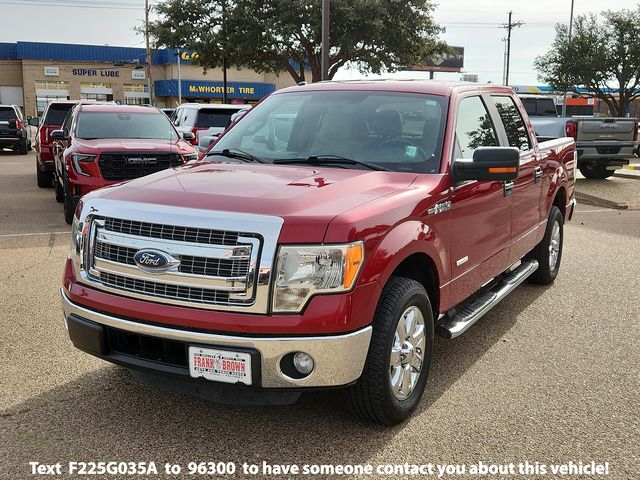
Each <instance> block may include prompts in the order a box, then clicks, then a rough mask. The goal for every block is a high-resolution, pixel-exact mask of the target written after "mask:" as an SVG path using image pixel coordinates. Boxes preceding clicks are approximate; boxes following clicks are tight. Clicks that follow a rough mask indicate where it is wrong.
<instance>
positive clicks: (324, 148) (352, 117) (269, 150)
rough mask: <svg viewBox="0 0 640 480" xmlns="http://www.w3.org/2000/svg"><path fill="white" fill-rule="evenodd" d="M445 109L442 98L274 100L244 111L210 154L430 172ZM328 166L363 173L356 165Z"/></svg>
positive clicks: (435, 166)
mask: <svg viewBox="0 0 640 480" xmlns="http://www.w3.org/2000/svg"><path fill="white" fill-rule="evenodd" d="M446 110H447V99H446V97H442V96H436V95H425V94H412V93H388V92H371V91H369V92H362V91H360V92H354V91H310V92H297V93H283V94H275V95H272V96H271V97H269V98H267V99H266V100H265V101H264V102H262V103H261V104H259V105H258V106H256V107H255V108H254V109H253V110H251V111H250V112H249V113H248V114H247V115H246V116H245V118H243V120H242V121H240V122H238V124H237V125H236V126H234V127H233V128H232V129H231V130H230V131H229V132H228V133H227V134H226V135H224V137H222V138H221V139H220V140H219V141H218V142H217V143H216V145H215V148H214V150H215V151H217V152H221V151H223V150H226V149H229V150H236V151H237V150H240V151H243V152H247V153H249V154H251V155H253V156H255V157H257V158H259V159H261V160H263V161H267V162H274V161H276V162H278V161H284V160H292V161H295V159H299V160H300V161H301V162H303V161H304V160H305V159H308V158H309V157H325V158H328V157H329V156H332V157H334V160H335V157H338V158H343V159H349V160H355V161H357V162H363V163H368V164H370V165H374V166H377V167H382V168H384V169H389V170H393V171H406V172H417V173H437V172H439V169H440V158H441V155H442V138H443V130H444V123H445V119H446V115H447V112H446ZM205 159H206V160H215V156H214V155H210V156H207V157H205ZM315 164H317V160H316V163H315ZM332 165H334V166H338V165H339V166H340V167H341V168H366V167H365V166H364V165H361V164H360V165H359V164H357V163H356V162H353V163H351V164H347V163H332ZM382 168H381V169H382Z"/></svg>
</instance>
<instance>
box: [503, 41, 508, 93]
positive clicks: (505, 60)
mask: <svg viewBox="0 0 640 480" xmlns="http://www.w3.org/2000/svg"><path fill="white" fill-rule="evenodd" d="M502 43H504V53H503V54H502V84H503V85H506V84H507V77H506V75H507V39H506V38H503V39H502Z"/></svg>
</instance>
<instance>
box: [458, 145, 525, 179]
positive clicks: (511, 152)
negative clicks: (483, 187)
mask: <svg viewBox="0 0 640 480" xmlns="http://www.w3.org/2000/svg"><path fill="white" fill-rule="evenodd" d="M519 170H520V151H519V150H518V149H517V148H514V147H480V148H478V149H477V150H476V151H475V152H474V153H473V159H472V160H469V159H457V160H455V161H454V162H453V168H452V172H453V179H454V181H456V182H461V181H464V180H484V181H505V182H507V181H511V180H515V179H516V178H518V171H519Z"/></svg>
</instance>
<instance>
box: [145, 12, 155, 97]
mask: <svg viewBox="0 0 640 480" xmlns="http://www.w3.org/2000/svg"><path fill="white" fill-rule="evenodd" d="M144 41H145V43H146V45H147V61H146V67H147V89H148V90H149V103H151V105H153V104H154V103H155V102H154V98H153V80H152V78H151V46H150V45H149V0H144Z"/></svg>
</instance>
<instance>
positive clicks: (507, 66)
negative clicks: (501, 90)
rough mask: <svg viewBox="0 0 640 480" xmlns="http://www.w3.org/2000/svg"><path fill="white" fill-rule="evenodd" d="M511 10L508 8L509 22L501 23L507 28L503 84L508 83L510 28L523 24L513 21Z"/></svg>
mask: <svg viewBox="0 0 640 480" xmlns="http://www.w3.org/2000/svg"><path fill="white" fill-rule="evenodd" d="M512 16H513V11H512V10H509V23H506V24H503V25H502V26H501V28H506V29H507V60H506V67H505V74H504V84H505V85H509V62H510V60H511V30H513V29H514V28H516V27H521V26H522V25H524V23H522V22H515V23H514V22H513V21H512Z"/></svg>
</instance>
